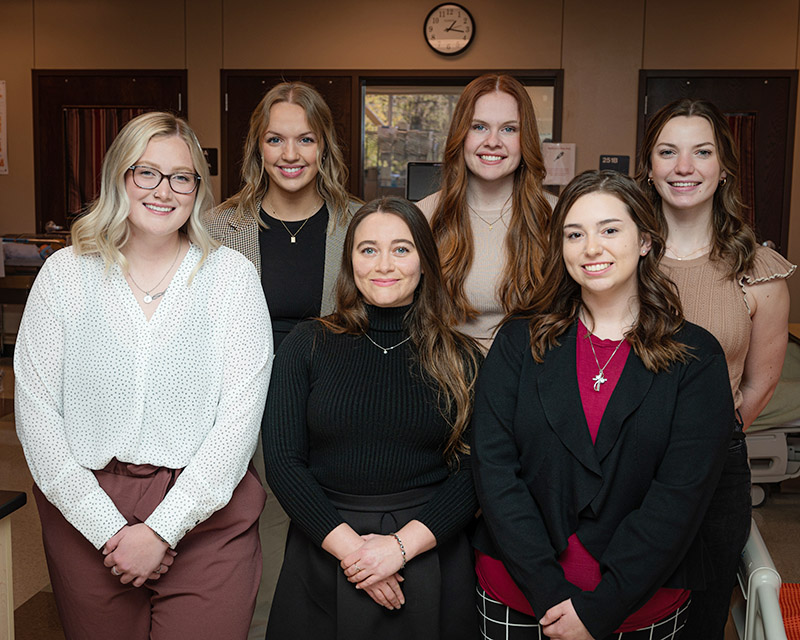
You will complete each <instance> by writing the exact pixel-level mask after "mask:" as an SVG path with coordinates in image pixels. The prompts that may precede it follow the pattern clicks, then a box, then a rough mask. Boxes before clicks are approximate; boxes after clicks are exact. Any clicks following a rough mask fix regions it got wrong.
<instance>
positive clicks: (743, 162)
mask: <svg viewBox="0 0 800 640" xmlns="http://www.w3.org/2000/svg"><path fill="white" fill-rule="evenodd" d="M725 115H726V116H727V118H728V124H729V125H730V127H731V131H732V132H733V139H734V140H735V141H736V146H737V147H738V148H739V172H740V173H739V186H740V189H741V197H742V202H744V206H745V209H744V215H745V219H746V220H747V221H748V222H749V223H750V226H752V227H754V228H755V220H756V213H757V212H756V179H755V175H756V114H754V113H728V114H725Z"/></svg>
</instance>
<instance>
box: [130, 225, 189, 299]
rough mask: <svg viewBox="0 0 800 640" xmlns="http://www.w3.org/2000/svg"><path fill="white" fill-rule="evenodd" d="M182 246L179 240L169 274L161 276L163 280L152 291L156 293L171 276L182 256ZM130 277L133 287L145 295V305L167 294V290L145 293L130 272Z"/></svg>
mask: <svg viewBox="0 0 800 640" xmlns="http://www.w3.org/2000/svg"><path fill="white" fill-rule="evenodd" d="M182 244H183V241H182V240H181V239H180V238H178V251H177V253H176V254H175V257H174V258H173V259H172V264H171V265H169V269H167V272H166V273H165V274H164V275H163V276H161V280H159V281H158V282H156V284H155V286H153V287H151V288H150V291H154V290H155V289H158V285H160V284H161V283H162V282H164V278H166V277H167V276H168V275H169V272H170V271H172V267H174V266H175V263H176V262H177V261H178V256H179V255H180V254H181V245H182ZM128 277H129V278H130V279H131V282H132V283H133V285H134V286H135V287H136V288H137V289H138V290H139V291H141V292H142V293H143V294H144V298H143V301H144V303H145V304H150V303H151V302H152V301H153V300H158V299H159V298H160V297H162V296H163V295H164V294H165V293H166V292H167V290H166V289H164V290H163V291H159V292H158V293H150V291H145V290H144V289H142V288H141V287H140V286H139V285H138V284H136V280H134V279H133V276H132V275H131V272H130V271H128Z"/></svg>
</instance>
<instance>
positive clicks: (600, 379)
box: [589, 333, 625, 391]
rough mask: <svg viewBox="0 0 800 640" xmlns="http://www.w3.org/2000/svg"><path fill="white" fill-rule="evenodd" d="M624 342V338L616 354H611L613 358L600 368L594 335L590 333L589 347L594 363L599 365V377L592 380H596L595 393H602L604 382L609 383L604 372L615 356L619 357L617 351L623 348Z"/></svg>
mask: <svg viewBox="0 0 800 640" xmlns="http://www.w3.org/2000/svg"><path fill="white" fill-rule="evenodd" d="M623 342H625V338H623V339H622V340H620V341H619V344H617V348H616V349H614V353H612V354H611V358H609V359H608V360H606V363H605V364H604V365H603V366H602V367H601V366H600V361H599V360H598V359H597V352H596V351H595V350H594V344H593V343H592V334H591V333H589V346H590V347H591V348H592V355H593V356H594V361H595V364H596V365H597V369H598V372H597V375H596V376H595V377H594V378H592V380H594V390H595V391H600V385H601V384H603V383H604V382H608V380H607V379H606V377H605V376H604V375H603V371H605V369H606V367H607V366H608V365H609V363H610V362H611V359H612V358H613V357H614V356H615V355H617V351H619V348H620V347H621V346H622V343H623Z"/></svg>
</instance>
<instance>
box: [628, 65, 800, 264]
mask: <svg viewBox="0 0 800 640" xmlns="http://www.w3.org/2000/svg"><path fill="white" fill-rule="evenodd" d="M797 78H798V72H797V70H795V69H754V70H744V71H743V70H715V69H714V70H709V69H693V70H664V69H659V70H650V69H642V70H640V71H639V109H638V118H637V131H636V149H637V154H638V149H639V148H640V147H641V144H642V139H643V138H644V130H645V126H646V124H647V121H648V119H649V118H650V117H652V115H653V114H654V113H655V111H656V110H657V109H658V108H660V107H661V106H663V105H661V104H653V103H652V102H651V101H648V96H647V87H648V81H650V80H658V79H665V80H673V81H681V80H683V81H684V82H683V83H681V84H682V85H683V86H680V88H679V89H678V88H677V87H676V95H675V97H674V99H677V98H682V97H698V98H701V97H702V98H707V99H710V100H712V101H713V100H714V98H713V96H710V95H698V93H697V90H696V89H693V87H694V86H695V85H699V84H700V83H701V82H704V81H712V80H720V81H737V80H741V81H742V83H743V86H744V82H752V81H753V80H756V81H757V83H758V84H768V83H769V81H770V80H771V79H775V80H778V81H779V83H780V86H781V87H783V88H785V94H784V97H785V99H786V105H787V107H786V123H785V135H783V136H782V139H781V140H780V142H781V143H782V146H783V149H784V151H783V158H782V159H781V162H780V163H779V165H778V168H777V169H775V171H776V173H780V174H781V175H780V178H781V180H782V186H781V188H780V198H779V200H780V204H778V205H777V206H776V207H775V209H777V210H776V211H773V210H772V207H769V208H765V207H762V208H765V209H768V215H769V216H770V217H771V218H772V220H771V221H770V222H769V224H764V225H763V226H762V225H759V224H758V220H757V221H756V227H757V228H756V233H757V235H759V236H760V237H759V240H766V239H769V240H773V241H775V242H776V243H777V244H778V250H779V251H780V252H781V253H783V254H784V255H786V251H787V249H788V240H789V217H790V208H791V192H792V168H793V167H792V165H793V159H794V142H795V140H794V138H795V114H796V112H797ZM693 83H694V85H693ZM774 84H776V83H773V85H774ZM684 87H685V88H684ZM781 93H783V91H782V90H781ZM648 102H650V104H648ZM742 104H744V102H741V103H740V104H737V105H726V104H718V106H719V107H720V108H721V109H722V111H727V112H732V111H748V109H747V108H742V106H741V105H742ZM757 128H758V125H757ZM756 144H757V145H758V134H757V143H756ZM757 150H758V149H757ZM760 153H761V154H762V157H766V154H770V153H771V154H772V157H771V158H770V160H773V159H774V156H775V153H774V151H773V149H772V148H771V149H769V150H764V149H761V150H760ZM757 160H758V157H757ZM756 177H757V181H756V187H757V193H756V203H757V204H758V202H759V200H760V198H759V195H758V188H759V187H761V188H762V189H763V184H765V180H763V179H761V180H759V179H758V167H757V174H756ZM756 213H757V215H761V214H762V213H763V212H761V211H760V209H759V208H757V209H756ZM775 218H779V219H775ZM759 227H761V228H759ZM772 236H776V237H772Z"/></svg>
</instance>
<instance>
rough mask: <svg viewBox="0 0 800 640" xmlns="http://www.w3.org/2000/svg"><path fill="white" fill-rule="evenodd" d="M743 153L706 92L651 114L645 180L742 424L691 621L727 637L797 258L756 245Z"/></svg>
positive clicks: (670, 266) (704, 633)
mask: <svg viewBox="0 0 800 640" xmlns="http://www.w3.org/2000/svg"><path fill="white" fill-rule="evenodd" d="M738 177H739V160H738V154H737V150H736V143H735V142H734V139H733V136H732V134H731V130H730V127H729V125H728V122H727V119H726V118H725V116H724V115H723V114H722V113H721V112H720V110H719V109H718V108H717V107H716V106H714V105H713V104H711V103H709V102H706V101H703V100H691V99H682V100H678V101H676V102H673V103H671V104H669V105H667V106H666V107H664V108H663V109H661V110H660V111H659V112H658V113H656V114H655V115H654V116H653V118H652V120H651V121H650V123H649V125H648V128H647V132H646V133H645V138H644V143H643V144H642V147H641V149H640V151H639V170H638V174H637V180H638V182H639V185H640V187H641V188H642V189H643V190H644V191H645V193H646V194H648V196H649V197H650V199H651V201H652V202H653V204H654V206H655V208H656V211H657V213H659V214H660V216H661V218H662V221H663V223H664V225H665V230H666V231H667V233H666V235H667V248H666V254H665V257H664V258H663V260H662V269H663V270H664V271H665V272H666V274H667V275H668V276H669V277H670V278H671V279H672V280H673V281H674V282H675V283H676V284H677V285H678V290H679V293H680V297H681V302H682V304H683V308H684V313H685V315H686V319H687V320H689V321H691V322H694V323H696V324H699V325H701V326H702V327H704V328H706V329H708V330H709V331H710V332H711V333H713V334H714V336H715V337H716V338H717V339H718V340H719V342H720V344H721V345H722V347H723V349H724V351H725V358H726V360H727V363H728V370H729V375H730V380H731V391H732V392H733V398H734V405H735V406H736V409H737V411H738V414H739V420H740V430H739V431H737V432H736V433H735V434H734V439H733V440H732V442H731V445H730V449H729V452H728V460H727V462H726V466H725V470H724V471H723V476H722V479H721V481H720V484H719V486H718V488H717V491H716V494H715V496H714V499H713V501H712V504H711V507H710V508H709V511H708V514H707V515H706V519H705V521H704V524H703V530H702V533H703V536H704V542H705V543H706V544H707V545H709V546H710V547H711V551H712V556H713V557H714V558H715V567H714V569H715V574H714V580H713V582H710V583H709V584H708V588H707V589H706V590H705V591H697V592H694V593H693V594H692V600H693V603H692V611H694V613H695V615H690V620H689V623H688V625H687V628H686V630H685V632H686V635H687V636H688V637H691V638H704V639H709V640H714V639H715V638H722V637H723V628H724V625H725V621H726V619H727V612H728V605H729V601H730V595H731V591H732V589H733V585H734V580H735V572H736V567H737V564H738V560H739V554H740V552H741V549H742V547H743V546H744V543H745V541H746V539H747V535H748V533H749V530H750V470H749V468H748V465H747V449H746V446H745V442H744V434H743V433H742V431H741V429H746V428H747V427H748V426H749V425H750V424H751V423H752V422H753V420H754V419H755V418H756V417H757V416H758V414H759V413H760V412H761V410H762V409H763V408H764V406H765V405H766V404H767V402H768V401H769V399H770V397H771V396H772V393H773V391H774V390H775V385H776V384H777V383H778V378H779V377H780V372H781V366H782V364H783V357H784V353H785V351H786V343H787V334H788V331H787V329H788V327H787V322H788V316H789V291H788V288H787V286H786V281H785V279H786V278H787V277H789V276H790V275H791V274H792V272H793V271H794V269H795V267H794V266H793V265H791V264H790V263H789V262H787V261H786V260H785V259H784V258H783V257H781V256H780V255H779V254H777V253H775V252H774V251H772V250H770V249H767V248H765V247H760V246H758V245H757V244H756V239H755V234H754V233H753V231H752V229H750V227H749V226H748V225H747V223H746V222H745V220H744V217H743V215H742V209H743V206H742V202H741V200H740V197H739V181H738Z"/></svg>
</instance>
